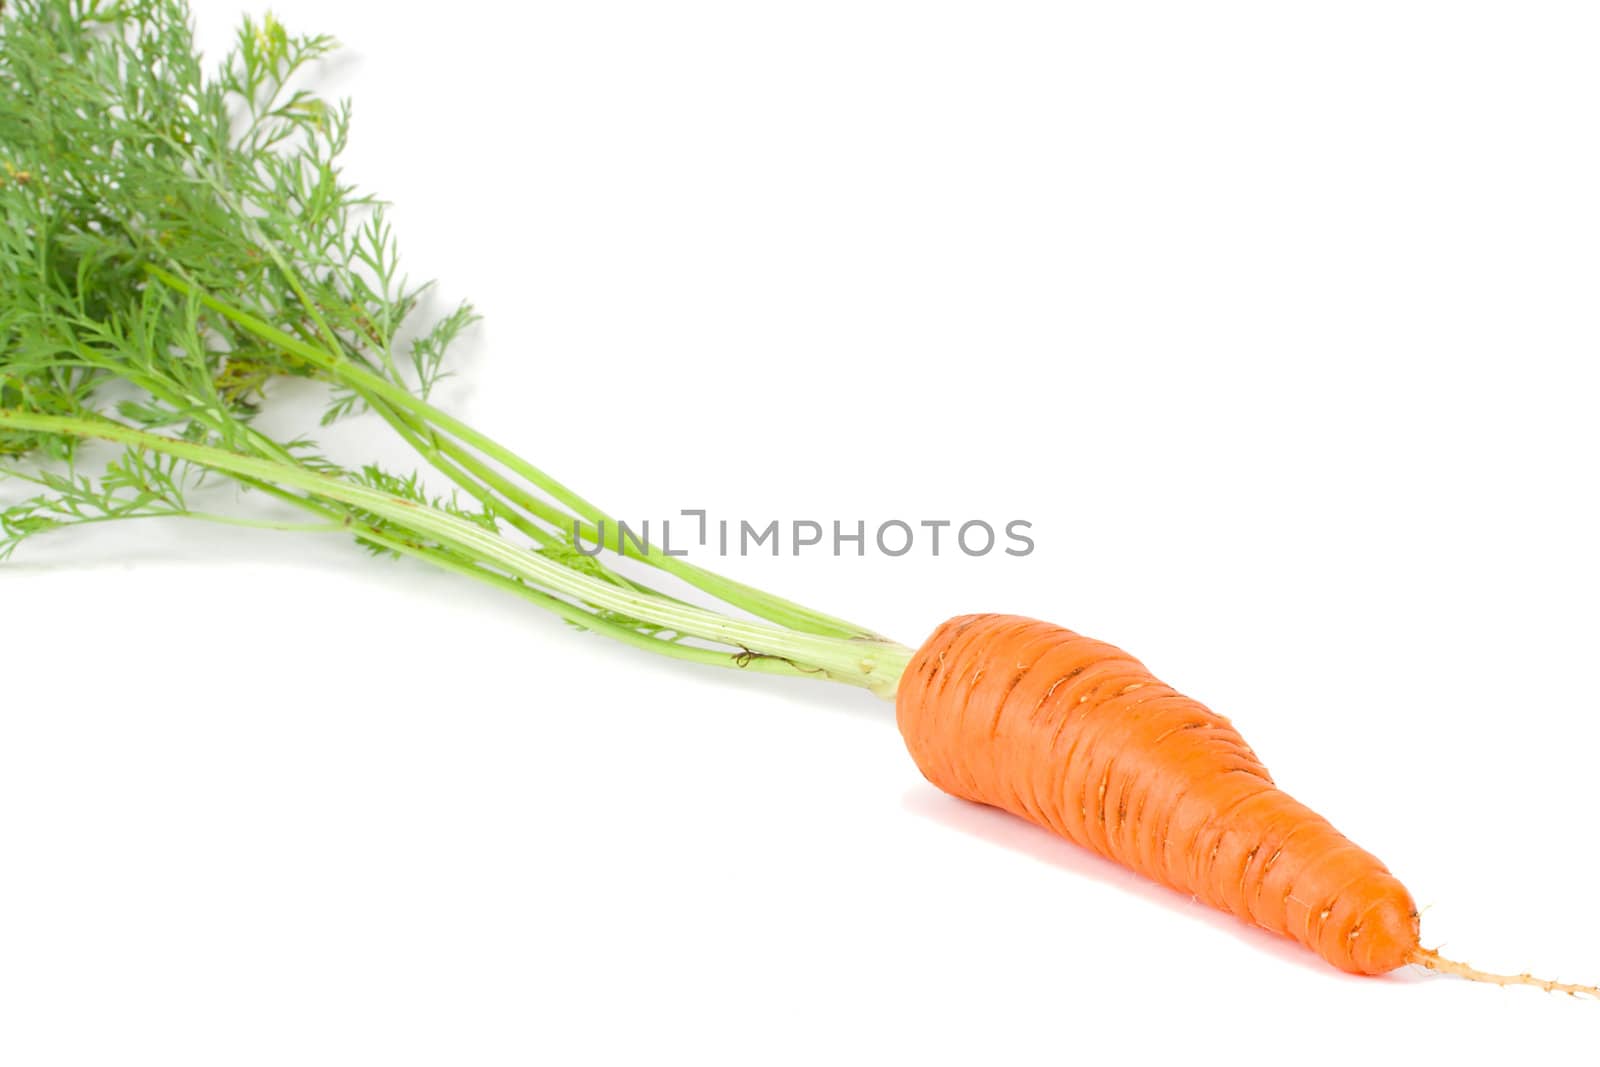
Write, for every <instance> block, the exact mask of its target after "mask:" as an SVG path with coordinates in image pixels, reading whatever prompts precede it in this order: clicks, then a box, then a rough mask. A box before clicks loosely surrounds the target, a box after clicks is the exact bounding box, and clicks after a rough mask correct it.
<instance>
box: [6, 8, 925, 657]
mask: <svg viewBox="0 0 1600 1067" xmlns="http://www.w3.org/2000/svg"><path fill="white" fill-rule="evenodd" d="M334 47H335V45H334V42H333V40H332V39H331V38H328V37H326V36H320V35H303V34H296V33H293V32H290V31H289V30H288V29H287V28H286V27H284V26H283V25H282V24H281V23H279V22H278V21H277V20H276V19H274V18H273V17H271V16H270V15H269V16H265V17H263V18H260V19H246V20H245V21H244V23H243V25H242V26H241V27H240V30H239V32H238V34H237V36H236V38H235V40H234V43H233V46H232V48H231V49H230V50H229V52H228V53H227V55H225V56H224V57H222V59H221V61H220V62H219V63H217V64H215V65H214V66H212V67H210V68H209V69H208V67H207V65H206V63H205V62H203V60H202V57H201V56H200V55H199V53H198V52H197V50H196V47H195V41H194V35H193V32H192V29H191V25H190V20H189V12H188V8H187V6H186V4H185V3H184V0H15V2H14V4H13V6H11V7H10V8H9V9H8V10H4V17H3V19H0V279H3V280H4V286H5V288H4V291H3V294H0V481H7V480H9V481H10V482H11V483H13V484H21V485H24V486H26V487H27V489H26V490H25V495H23V496H22V497H21V498H20V499H18V498H16V495H15V494H12V495H11V496H10V497H8V498H7V500H8V501H9V502H0V557H4V556H8V555H10V554H11V553H12V552H13V551H14V550H15V549H16V548H17V547H18V545H20V544H22V543H23V542H24V541H26V540H27V539H28V538H30V537H34V536H36V535H38V534H40V533H44V532H47V531H51V530H58V529H61V528H63V527H67V526H75V525H83V524H86V523H96V522H109V521H116V520H123V519H134V518H158V517H174V516H183V517H189V518H206V519H213V520H216V521H222V522H230V523H242V524H246V525H261V526H271V527H275V528H292V529H299V530H304V529H315V530H321V531H334V532H339V533H345V534H348V535H350V536H352V537H354V538H355V539H356V541H357V542H358V543H360V544H361V545H363V546H365V547H366V548H368V549H369V550H371V551H373V552H376V553H380V554H392V555H401V556H409V557H414V558H418V559H422V560H424V561H427V562H430V563H433V564H434V565H436V566H440V567H444V568H446V569H448V570H452V571H456V572H459V573H463V574H466V575H468V576H471V577H474V578H477V579H480V580H482V581H485V582H489V583H490V584H494V585H497V586H499V587H501V588H505V589H508V590H510V591H512V592H514V593H517V594H518V595H522V596H524V597H526V598H528V599H531V600H534V601H535V602H537V603H539V604H540V605H541V606H543V607H546V608H549V609H550V610H553V611H555V612H556V613H557V614H559V615H561V616H562V617H563V618H565V619H567V621H569V622H572V623H574V624H575V625H579V626H582V627H585V628H587V629H592V630H596V631H599V632H603V633H606V634H608V635H610V636H612V637H615V638H618V639H620V640H623V641H626V642H628V643H632V644H639V645H643V646H644V647H647V648H652V649H654V650H657V651H663V652H666V653H667V654H669V655H675V656H679V657H680V658H691V659H698V660H701V661H706V662H720V663H722V664H723V665H725V666H740V667H743V666H748V665H750V664H751V663H758V664H759V666H758V667H757V669H762V670H772V671H778V672H790V673H813V672H814V671H815V670H816V669H817V668H816V667H814V666H808V665H806V664H805V663H802V662H801V660H797V659H795V658H793V657H795V655H796V654H797V650H801V651H803V652H804V654H805V656H807V657H814V658H816V659H817V660H818V661H819V662H820V661H821V660H827V661H828V662H830V663H836V667H835V668H832V669H836V670H837V671H838V672H839V674H840V676H843V677H847V678H848V679H849V680H853V681H856V682H857V684H867V685H873V686H879V687H881V685H882V676H881V675H878V676H874V677H871V678H868V677H867V675H869V674H870V673H871V672H870V669H863V668H862V667H861V664H862V663H863V662H864V660H863V656H862V647H863V646H862V645H860V644H859V643H847V644H845V645H842V646H841V647H839V648H835V647H833V646H834V644H836V643H837V641H836V640H835V639H841V638H842V639H850V640H851V641H859V639H862V638H870V637H871V635H870V634H867V633H866V632H865V631H862V630H860V629H859V628H857V627H853V626H851V625H850V624H848V623H845V622H842V621H840V620H837V619H832V618H830V617H828V616H825V615H820V614H818V613H816V612H812V611H809V610H808V609H805V608H802V607H800V606H799V605H796V604H792V603H790V602H788V601H785V600H782V599H781V598H778V597H773V596H771V595H769V594H765V593H762V592H760V591H759V590H753V589H750V588H748V587H746V586H742V585H740V584H739V583H736V582H731V581H729V580H727V579H724V578H721V577H720V576H717V575H714V574H711V573H710V572H707V571H703V570H701V569H699V568H697V567H694V566H692V565H690V564H688V563H686V562H684V561H681V560H678V559H675V558H670V557H669V558H661V557H656V558H652V559H649V560H647V561H646V562H648V563H650V564H651V565H652V566H655V567H657V568H658V569H659V570H661V571H663V572H667V573H670V574H673V575H676V576H677V577H679V578H682V579H684V580H686V581H688V582H689V583H691V584H693V585H696V586H698V587H699V588H701V589H702V590H704V591H707V592H709V593H710V594H711V595H713V596H715V597H717V598H719V599H721V600H722V601H724V602H725V603H727V604H730V605H732V606H734V607H736V608H742V609H744V610H746V611H748V612H750V613H752V614H754V615H756V616H758V617H760V618H762V619H766V620H769V621H771V622H774V623H776V624H777V625H776V626H768V625H765V624H757V623H751V622H748V621H745V620H741V619H735V618H733V617H732V616H728V615H725V614H719V613H717V612H715V611H712V610H710V609H705V608H696V607H694V606H692V605H688V604H685V603H684V602H683V601H682V600H679V599H677V598H675V597H670V596H665V595H663V594H661V593H658V592H656V591H655V590H654V589H651V588H650V587H648V586H646V585H644V584H642V583H640V582H638V581H635V580H633V579H630V578H625V577H623V576H622V575H620V574H619V573H617V572H616V571H614V570H613V569H612V567H611V565H610V563H609V562H608V561H607V560H605V559H601V558H598V557H596V556H592V555H587V554H585V553H582V552H579V551H577V550H576V548H575V545H574V543H573V539H574V537H575V536H576V535H575V532H574V531H575V529H576V528H577V527H578V526H582V525H587V526H588V527H589V528H591V529H592V528H594V526H595V525H596V524H600V523H602V522H603V520H604V519H605V516H604V515H603V514H602V513H601V512H599V511H598V510H597V509H595V508H594V507H593V506H592V505H590V504H588V503H587V502H586V501H584V500H583V499H582V498H581V497H579V496H577V494H575V493H573V492H571V491H570V490H568V489H566V488H565V487H564V486H562V485H560V484H559V483H558V482H556V481H555V480H554V479H551V478H550V477H549V476H547V475H545V474H544V473H543V472H542V471H540V470H539V469H538V468H536V467H534V466H533V465H532V464H530V463H528V462H527V461H526V460H524V459H522V458H521V457H519V456H517V455H515V454H514V453H512V452H510V451H509V450H508V449H506V448H504V447H503V446H501V445H499V444H497V443H496V442H494V441H492V440H491V439H489V438H488V437H486V436H485V435H483V434H481V433H479V432H477V431H475V430H473V429H472V428H471V427H469V426H467V425H466V424H464V423H462V422H461V421H459V420H457V419H455V418H454V417H452V416H450V415H449V414H447V413H446V412H444V411H442V410H440V409H438V408H436V407H434V406H432V404H431V403H430V402H429V399H428V398H429V396H430V394H431V393H432V391H433V389H434V388H435V387H436V386H437V384H438V383H439V382H440V381H441V380H443V379H444V378H445V377H446V376H447V375H448V373H449V372H448V369H447V367H448V357H449V352H450V349H451V346H452V345H453V344H454V343H455V342H456V341H457V340H458V339H459V338H460V337H461V336H462V334H463V333H464V332H465V331H466V330H467V329H468V328H469V327H470V326H471V325H472V323H473V322H474V321H475V319H476V316H475V314H474V312H473V310H472V308H471V307H470V306H468V305H466V304H461V305H458V306H456V307H455V308H453V309H450V310H448V311H446V312H445V313H443V314H441V315H438V316H437V317H435V318H433V319H432V321H428V322H418V321H416V320H417V318H418V317H419V315H420V308H421V305H422V302H423V301H422V297H423V294H424V292H425V291H426V288H427V286H426V285H425V284H416V283H412V282H411V281H409V280H408V277H407V276H406V274H405V273H404V272H403V271H402V269H401V266H400V257H399V251H398V247H397V244H396V240H395V237H394V234H393V231H392V229H391V227H390V225H389V223H388V221H387V219H386V218H385V215H384V207H383V204H382V203H381V202H379V201H377V200H375V199H374V198H372V197H371V196H369V195H367V194H364V193H362V192H359V191H358V190H357V189H356V188H355V187H354V186H353V184H352V183H351V182H349V181H348V180H347V179H346V178H345V176H344V174H343V170H342V163H341V156H342V153H343V152H344V150H345V148H346V145H347V144H348V140H349V134H350V107H349V105H348V104H347V103H344V102H332V101H328V100H324V99H323V98H321V97H320V96H318V95H316V94H315V93H314V92H313V91H312V90H311V89H309V88H308V87H307V86H306V84H305V83H306V79H307V75H308V74H310V73H311V72H312V71H313V69H314V67H315V65H316V64H317V62H318V61H319V60H321V59H323V58H324V57H326V56H327V55H328V54H329V53H330V52H331V51H332V50H333V48H334ZM285 379H304V380H309V381H311V382H314V383H317V384H319V385H320V386H321V387H322V391H323V395H324V396H325V404H324V406H323V409H322V411H321V412H320V413H315V412H313V413H309V414H308V415H305V416H302V417H305V419H306V421H307V422H308V423H309V424H310V425H308V426H306V427H304V428H302V429H299V430H294V429H291V430H290V431H289V433H288V435H285V434H284V433H283V432H282V431H275V433H274V434H272V435H269V434H267V433H265V432H263V431H262V430H261V429H259V428H258V426H259V424H261V422H262V420H261V419H260V418H259V415H260V413H261V412H262V411H263V410H264V409H265V408H267V407H268V406H270V405H271V404H272V403H273V400H274V397H275V394H276V393H277V391H278V390H277V386H278V384H279V383H281V382H283V381H284V380H285ZM363 413H367V414H370V415H372V416H375V417H376V418H377V419H378V420H381V422H382V423H384V424H386V425H387V426H388V427H389V428H390V429H391V430H392V431H393V432H394V433H395V434H397V435H398V436H399V438H400V439H401V440H402V441H403V442H405V443H406V444H407V445H408V446H409V447H410V448H411V449H412V450H413V451H415V452H416V454H417V455H418V456H419V457H420V458H421V459H422V460H423V461H424V462H425V463H426V464H427V466H428V467H429V468H431V474H433V475H436V476H441V477H443V478H445V479H447V480H448V481H449V482H450V483H452V487H451V489H450V490H449V491H448V492H445V493H439V492H436V491H430V490H429V489H428V488H427V487H426V485H425V484H424V480H423V477H422V476H421V475H420V474H419V473H416V472H411V473H396V472H393V471H391V470H389V469H388V468H386V467H379V466H377V465H373V464H358V465H355V466H348V465H346V464H344V463H341V462H339V461H337V460H336V459H334V458H333V457H332V456H330V455H328V454H327V453H326V452H325V451H324V450H323V449H322V448H320V447H319V446H318V444H317V440H316V436H315V435H316V433H317V432H318V431H319V429H320V427H322V426H325V425H327V424H329V423H331V422H334V421H336V420H338V419H342V418H345V417H348V416H352V415H357V414H363ZM282 421H283V420H280V419H275V420H274V424H275V425H278V424H280V423H281V422H282ZM96 438H98V439H101V440H102V441H110V442H114V443H115V444H116V446H117V449H116V450H114V451H113V453H112V456H111V458H110V459H109V460H108V459H105V458H104V452H103V451H102V448H103V446H101V447H97V448H94V449H91V448H86V447H85V446H84V443H85V441H88V440H92V439H96ZM218 472H220V473H221V474H223V475H225V477H226V479H227V480H230V481H231V482H232V483H233V484H235V485H236V486H238V487H240V488H241V489H243V490H246V491H250V492H252V493H255V494H260V495H262V496H265V497H269V498H271V499H273V500H275V501H276V502H278V503H280V504H287V505H289V506H292V507H294V508H298V509H300V510H302V511H304V512H309V513H311V515H312V516H313V518H314V520H315V521H313V522H297V523H288V522H284V521H281V520H276V519H271V518H265V517H260V516H255V517H252V515H250V514H232V513H226V514H213V513H202V512H198V511H195V510H193V509H192V508H191V507H190V502H189V501H190V494H189V492H188V491H189V490H190V489H192V488H193V487H194V486H195V485H197V484H198V483H199V482H200V481H202V480H203V479H204V478H205V477H207V475H208V474H215V473H218ZM612 528H613V529H614V528H615V524H614V523H613V524H612ZM613 547H614V546H613ZM795 631H798V636H797V635H796V632H795ZM687 636H693V637H694V638H696V639H697V640H699V641H701V642H704V643H705V644H702V645H694V644H689V643H686V642H685V640H684V638H685V637H687ZM808 640H809V641H811V642H814V644H807V642H808ZM706 645H711V646H719V647H706ZM729 646H731V650H730V648H729ZM896 647H897V646H896ZM899 651H903V650H899ZM899 651H895V652H894V653H893V654H894V655H899ZM752 656H757V657H758V658H757V659H756V660H752V659H751V657H752ZM806 662H809V660H807V661H806Z"/></svg>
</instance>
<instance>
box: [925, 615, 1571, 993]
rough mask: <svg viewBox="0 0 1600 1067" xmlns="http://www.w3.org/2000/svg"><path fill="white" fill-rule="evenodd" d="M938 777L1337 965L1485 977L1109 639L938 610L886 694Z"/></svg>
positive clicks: (1223, 728)
mask: <svg viewBox="0 0 1600 1067" xmlns="http://www.w3.org/2000/svg"><path fill="white" fill-rule="evenodd" d="M895 704H896V714H897V719H898V721H899V725H900V732H901V734H902V735H903V736H904V737H905V741H906V745H907V747H908V748H909V749H910V750H911V755H912V758H913V759H915V760H916V762H917V766H918V767H919V768H921V770H922V773H923V774H924V775H926V776H927V777H928V779H929V780H930V781H932V782H933V784H934V785H937V786H938V787H939V788H940V789H943V790H945V791H946V792H948V793H952V794H954V795H956V796H958V797H962V798H965V799H967V800H972V801H976V802H978V803H980V804H988V805H991V806H993V807H997V808H1002V809H1004V810H1006V811H1009V812H1011V813H1012V814H1015V815H1019V816H1021V817H1022V818H1025V819H1027V820H1029V821H1031V822H1034V823H1037V824H1038V825H1040V826H1043V827H1045V828H1047V829H1050V830H1053V831H1054V832H1056V833H1058V834H1060V835H1061V836H1063V837H1065V838H1068V839H1069V840H1072V841H1074V842H1076V843H1077V844H1079V845H1082V846H1084V847H1086V848H1090V849H1093V850H1094V851H1095V852H1097V853H1099V854H1100V855H1102V856H1105V857H1106V858H1108V859H1111V860H1114V861H1116V862H1118V863H1121V864H1123V865H1124V866H1127V867H1130V868H1132V869H1133V870H1136V871H1138V872H1139V873H1141V874H1143V875H1145V876H1146V877H1149V878H1151V879H1153V880H1155V881H1157V882H1160V883H1162V884H1164V885H1167V886H1169V887H1171V888H1173V889H1176V890H1178V891H1179V892H1182V893H1186V894H1190V895H1192V896H1194V897H1197V898H1198V899H1200V900H1203V901H1205V902H1206V903H1207V904H1210V905H1211V906H1213V907H1216V908H1220V909H1222V910H1224V911H1228V912H1231V913H1233V914H1234V915H1237V916H1238V917H1239V918H1241V919H1243V920H1244V921H1245V922H1248V923H1252V924H1254V925H1256V926H1260V927H1262V928H1264V929H1267V930H1271V931H1273V932H1274V933H1278V934H1283V935H1286V936H1288V937H1292V938H1294V939H1295V940H1296V941H1299V942H1300V943H1301V944H1302V945H1305V946H1306V947H1307V948H1309V949H1311V950H1312V951H1314V952H1316V953H1317V954H1318V955H1320V956H1322V958H1323V959H1325V960H1327V961H1328V962H1329V963H1331V964H1333V965H1334V966H1335V967H1338V968H1340V969H1341V970H1345V971H1350V972H1353V973H1357V974H1383V973H1385V972H1388V971H1392V970H1394V969H1395V968H1397V967H1401V966H1404V965H1406V964H1410V963H1414V964H1419V965H1421V966H1424V967H1428V968H1430V969H1435V970H1442V971H1447V972H1449V973H1452V974H1457V975H1460V976H1462V977H1467V978H1473V979H1477V980H1483V981H1493V982H1499V983H1501V984H1512V983H1519V984H1532V985H1540V986H1543V987H1544V988H1546V989H1550V990H1554V991H1560V992H1567V993H1589V994H1595V993H1596V992H1597V991H1596V990H1595V989H1594V988H1593V987H1588V986H1575V985H1567V984H1564V983H1558V982H1547V981H1544V980H1542V979H1535V978H1532V977H1530V976H1527V975H1516V976H1509V975H1491V974H1488V973H1486V972H1481V971H1477V970H1474V969H1473V968H1470V967H1467V966H1466V965H1464V964H1460V963H1456V962H1455V961H1452V960H1446V959H1444V958H1442V957H1440V956H1438V955H1437V954H1436V953H1434V952H1432V951H1431V950H1428V949H1424V948H1423V947H1422V945H1421V943H1420V941H1419V935H1418V922H1417V907H1416V905H1415V904H1414V903H1413V901H1412V898H1411V894H1410V893H1408V892H1407V891H1406V888H1405V886H1403V885H1401V884H1400V882H1399V880H1398V879H1396V878H1395V877H1394V875H1392V874H1390V873H1389V871H1388V869H1387V868H1385V867H1384V865H1383V864H1382V863H1380V862H1379V861H1378V859H1377V858H1376V857H1374V856H1373V855H1371V854H1370V853H1368V852H1366V851H1364V850H1363V849H1361V848H1358V847H1357V846H1356V845H1354V844H1352V843H1351V842H1350V841H1349V840H1348V839H1347V838H1346V837H1345V836H1344V835H1343V834H1341V833H1339V832H1338V831H1337V830H1335V829H1334V828H1333V827H1332V826H1331V825H1330V824H1329V823H1328V822H1327V820H1325V819H1323V818H1322V817H1321V816H1319V815H1317V814H1316V813H1315V812H1313V811H1312V810H1311V809H1309V808H1307V807H1306V806H1305V805H1303V804H1301V803H1299V802H1298V801H1296V800H1295V799H1293V798H1292V797H1290V796H1289V795H1288V794H1287V793H1285V792H1283V791H1282V790H1280V789H1279V788H1278V787H1277V786H1276V785H1274V784H1273V781H1272V777H1271V776H1270V775H1269V774H1268V773H1267V770H1266V768H1265V767H1263V766H1262V765H1261V762H1260V760H1258V759H1257V758H1256V755H1255V753H1254V752H1252V751H1251V750H1250V747H1249V746H1248V745H1246V744H1245V742H1244V739H1243V738H1241V737H1240V736H1239V734H1238V732H1237V731H1236V730H1235V729H1234V728H1233V726H1232V724H1231V723H1229V722H1228V720H1227V719H1225V718H1223V717H1222V716H1220V715H1217V714H1216V713H1214V712H1212V711H1210V710H1208V709H1207V708H1205V707H1204V706H1203V705H1201V704H1199V703H1198V702H1196V701H1194V700H1191V699H1190V698H1188V697H1186V696H1183V695H1182V694H1180V693H1178V692H1177V691H1175V690H1174V689H1172V688H1171V687H1170V686H1167V685H1165V684H1163V683H1162V682H1160V681H1158V680H1157V679H1156V678H1155V677H1154V676H1153V675H1151V673H1150V672H1149V671H1148V670H1147V669H1146V668H1145V667H1144V665H1143V664H1142V663H1140V662H1139V661H1138V660H1136V659H1134V658H1133V657H1132V656H1130V655H1128V654H1127V653H1126V652H1123V651H1122V650H1120V649H1117V648H1114V647H1112V646H1111V645H1108V644H1104V643H1102V642H1100V641H1095V640H1092V639H1090V638H1087V637H1081V636H1079V635H1078V634H1075V633H1073V632H1072V631H1070V630H1064V629H1062V628H1061V627H1058V626H1052V625H1050V624H1049V623H1044V622H1038V621H1036V620H1033V619H1026V618H1021V617H1019V616H1015V615H967V616H962V617H959V618H955V619H951V620H950V621H949V622H947V623H945V624H944V625H943V626H941V627H940V628H939V629H938V630H937V631H935V632H934V634H933V636H932V637H930V638H929V639H928V641H927V642H926V643H925V644H924V645H923V646H922V647H921V648H920V649H919V650H918V651H917V653H916V655H915V656H914V657H913V658H912V660H911V662H910V665H909V666H908V667H907V668H906V671H905V674H904V675H903V676H902V678H901V681H900V686H899V689H898V692H897V694H896V700H895Z"/></svg>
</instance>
